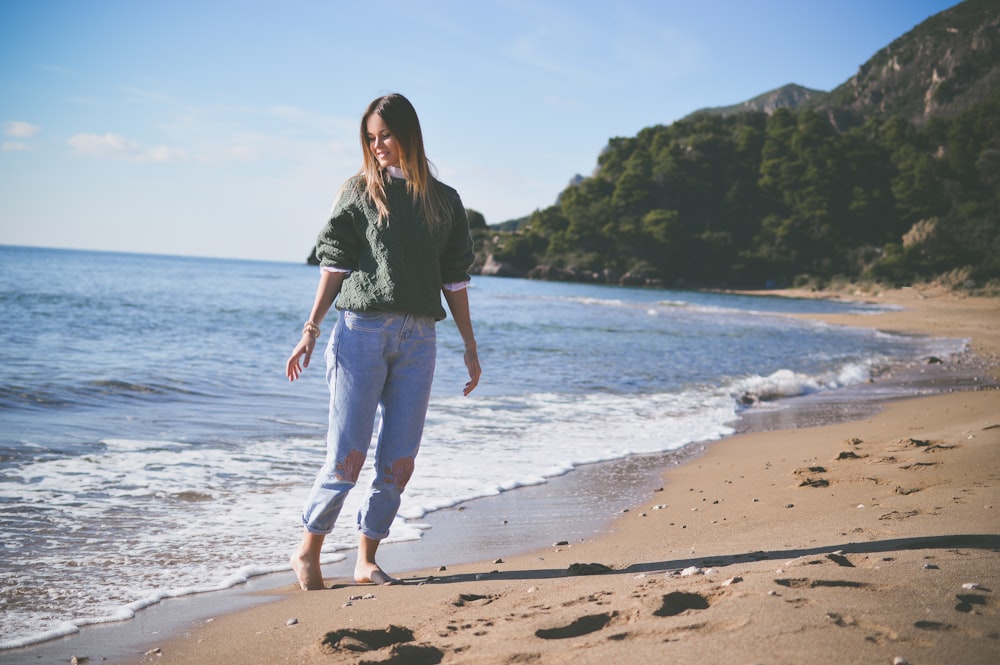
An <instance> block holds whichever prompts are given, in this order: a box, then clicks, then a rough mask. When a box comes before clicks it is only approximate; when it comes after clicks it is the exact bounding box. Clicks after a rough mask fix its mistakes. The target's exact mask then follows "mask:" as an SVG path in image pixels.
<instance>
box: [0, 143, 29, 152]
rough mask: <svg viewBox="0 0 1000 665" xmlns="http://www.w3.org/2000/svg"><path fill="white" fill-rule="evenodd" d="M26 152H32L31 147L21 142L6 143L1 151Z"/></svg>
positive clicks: (0, 148)
mask: <svg viewBox="0 0 1000 665" xmlns="http://www.w3.org/2000/svg"><path fill="white" fill-rule="evenodd" d="M25 150H31V146H29V145H28V144H27V143H21V142H20V141H4V142H3V145H0V151H3V152H23V151H25Z"/></svg>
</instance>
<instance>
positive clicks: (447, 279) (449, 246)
mask: <svg viewBox="0 0 1000 665" xmlns="http://www.w3.org/2000/svg"><path fill="white" fill-rule="evenodd" d="M474 259H475V254H474V253H473V245H472V233H471V232H470V231H469V218H468V216H466V214H465V206H463V205H462V200H461V198H459V196H458V193H457V192H456V193H454V195H453V197H452V223H451V230H450V232H449V234H448V241H447V243H446V244H445V248H444V251H443V252H442V253H441V281H442V282H444V283H445V284H454V283H458V282H468V281H469V280H470V279H471V277H470V276H469V268H470V267H471V266H472V262H473V260H474Z"/></svg>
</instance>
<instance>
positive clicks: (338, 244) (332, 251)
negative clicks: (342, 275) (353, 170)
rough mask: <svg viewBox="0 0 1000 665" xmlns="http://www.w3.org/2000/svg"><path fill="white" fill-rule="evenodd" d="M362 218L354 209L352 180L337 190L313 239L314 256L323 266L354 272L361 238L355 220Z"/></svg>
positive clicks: (356, 208)
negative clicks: (314, 244)
mask: <svg viewBox="0 0 1000 665" xmlns="http://www.w3.org/2000/svg"><path fill="white" fill-rule="evenodd" d="M359 217H360V218H362V219H363V212H362V211H361V210H360V208H359V206H358V199H357V183H356V182H355V181H354V180H353V179H352V180H349V181H348V182H347V183H345V184H344V186H343V187H342V188H341V190H340V192H339V193H338V194H337V200H336V201H335V202H334V204H333V209H332V210H331V211H330V219H329V220H328V221H327V223H326V225H325V226H324V227H323V230H322V231H320V234H319V238H317V239H316V257H317V258H318V259H319V263H320V265H321V266H323V267H330V268H340V269H343V270H354V269H355V268H357V267H358V256H359V253H360V247H361V237H360V236H359V235H358V230H357V227H356V225H355V219H357V218H359Z"/></svg>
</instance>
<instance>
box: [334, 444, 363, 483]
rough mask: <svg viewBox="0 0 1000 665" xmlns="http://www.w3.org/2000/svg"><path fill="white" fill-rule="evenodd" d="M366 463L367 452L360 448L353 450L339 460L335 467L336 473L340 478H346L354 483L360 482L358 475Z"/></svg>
mask: <svg viewBox="0 0 1000 665" xmlns="http://www.w3.org/2000/svg"><path fill="white" fill-rule="evenodd" d="M364 464H365V454H364V453H363V452H361V451H360V450H352V451H351V452H349V453H347V457H345V458H344V459H342V460H337V465H336V467H335V468H334V475H335V476H336V477H337V479H338V480H346V481H349V482H352V483H356V482H358V475H360V473H361V467H362V466H364Z"/></svg>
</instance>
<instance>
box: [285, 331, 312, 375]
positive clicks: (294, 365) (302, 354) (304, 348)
mask: <svg viewBox="0 0 1000 665" xmlns="http://www.w3.org/2000/svg"><path fill="white" fill-rule="evenodd" d="M315 348H316V338H315V337H313V336H312V335H310V334H309V333H308V332H303V333H302V339H300V340H299V343H298V344H296V345H295V348H294V349H292V355H290V356H288V361H287V362H286V363H285V376H287V377H288V380H289V381H294V380H295V379H297V378H299V377H300V376H302V370H304V369H305V368H306V367H309V360H310V359H311V358H312V353H313V349H315ZM300 361H301V363H302V364H301V365H300V364H299V362H300Z"/></svg>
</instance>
